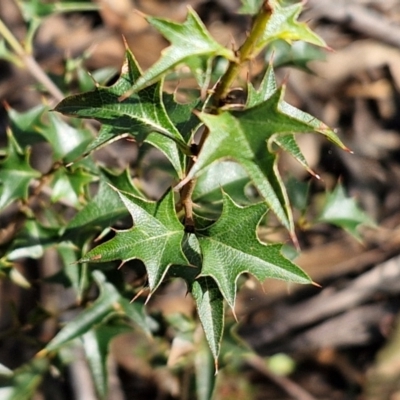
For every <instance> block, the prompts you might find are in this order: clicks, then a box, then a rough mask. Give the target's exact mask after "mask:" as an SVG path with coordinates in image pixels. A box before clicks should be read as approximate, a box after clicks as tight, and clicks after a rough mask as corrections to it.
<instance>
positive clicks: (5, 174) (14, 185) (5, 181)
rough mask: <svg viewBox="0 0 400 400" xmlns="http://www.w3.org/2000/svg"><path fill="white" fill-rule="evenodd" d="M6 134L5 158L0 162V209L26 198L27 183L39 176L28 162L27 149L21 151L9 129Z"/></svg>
mask: <svg viewBox="0 0 400 400" xmlns="http://www.w3.org/2000/svg"><path fill="white" fill-rule="evenodd" d="M7 136H8V150H7V158H6V159H5V160H4V161H1V162H0V210H1V209H3V208H5V207H6V206H8V205H9V204H10V203H11V202H13V201H14V200H20V199H26V198H27V197H28V188H29V183H30V182H31V181H32V180H33V179H35V178H39V177H40V173H39V171H36V170H35V169H33V168H32V167H31V166H30V164H29V154H30V152H29V150H27V151H25V152H22V150H21V149H20V148H19V146H18V144H17V142H16V141H15V139H14V136H13V134H12V133H11V131H10V130H8V131H7Z"/></svg>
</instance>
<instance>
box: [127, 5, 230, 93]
mask: <svg viewBox="0 0 400 400" xmlns="http://www.w3.org/2000/svg"><path fill="white" fill-rule="evenodd" d="M146 19H147V21H148V22H149V23H150V24H151V25H152V26H154V27H155V28H156V29H157V30H158V31H159V32H160V33H161V34H162V35H163V36H164V37H165V38H166V39H167V40H168V41H169V42H171V46H170V47H168V48H166V49H165V50H164V51H163V53H162V57H161V58H160V60H158V61H157V62H156V63H155V64H154V65H153V66H152V67H150V68H149V69H148V70H147V71H146V72H145V73H144V74H143V76H142V77H140V78H139V79H138V80H137V82H135V84H134V85H132V88H131V89H130V91H138V90H141V89H143V88H144V87H146V86H148V85H151V84H152V83H154V82H156V81H157V80H159V79H160V78H161V77H162V76H163V75H165V73H166V72H168V71H169V70H171V69H172V68H174V67H176V66H177V65H178V64H181V63H183V62H185V61H186V60H187V59H188V58H190V57H199V56H207V57H208V58H211V59H212V58H213V57H216V56H222V57H224V58H227V59H229V60H234V59H235V55H234V52H233V51H232V50H229V49H227V48H225V47H224V46H221V45H220V44H219V43H218V42H216V41H215V40H214V39H213V38H212V37H211V36H210V34H209V33H208V30H207V28H206V27H205V26H204V24H203V22H202V21H201V20H200V18H199V17H198V15H197V14H196V12H195V11H194V10H193V9H192V8H191V7H188V15H187V19H186V21H185V22H184V23H182V24H179V23H176V22H173V21H169V20H166V19H162V18H156V17H147V18H146Z"/></svg>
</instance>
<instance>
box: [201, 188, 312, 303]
mask: <svg viewBox="0 0 400 400" xmlns="http://www.w3.org/2000/svg"><path fill="white" fill-rule="evenodd" d="M266 212H267V206H266V205H265V203H258V204H254V205H250V206H247V207H239V206H238V205H236V204H235V203H234V202H233V201H232V199H231V198H230V197H229V196H228V195H227V194H224V207H223V211H222V214H221V217H220V218H219V219H218V221H217V222H216V223H215V224H213V225H211V226H210V227H208V228H206V229H204V230H201V231H198V240H199V243H200V248H201V253H202V257H203V267H202V271H201V276H203V277H206V276H209V277H211V278H213V279H214V280H215V282H216V283H217V285H218V287H219V289H220V291H221V292H222V294H223V296H224V298H225V299H226V301H227V302H228V304H229V306H230V307H231V308H234V306H235V298H236V285H237V279H238V278H239V276H240V275H241V274H243V273H250V274H252V275H254V276H255V277H256V278H257V279H258V280H259V281H261V282H262V281H264V280H265V279H266V278H276V279H282V280H284V281H287V282H295V283H311V280H310V278H309V277H308V276H307V274H306V273H305V272H303V271H302V270H301V269H300V268H299V267H297V266H296V265H295V264H293V263H292V262H291V261H289V260H288V259H286V258H285V257H284V256H283V255H282V254H281V247H282V245H280V244H270V245H267V244H263V243H261V242H260V241H259V239H258V237H257V234H256V228H257V225H258V224H259V222H260V219H261V218H262V217H263V216H264V215H265V213H266ZM239 233H240V234H239Z"/></svg>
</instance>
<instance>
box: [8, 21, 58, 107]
mask: <svg viewBox="0 0 400 400" xmlns="http://www.w3.org/2000/svg"><path fill="white" fill-rule="evenodd" d="M0 35H2V36H3V37H4V39H5V41H6V42H7V43H8V45H9V46H10V47H11V49H12V50H13V51H14V52H15V54H16V55H17V56H18V57H19V58H20V59H21V61H22V62H23V64H24V65H25V68H26V69H27V70H28V71H29V73H30V74H31V75H32V76H33V77H34V78H35V80H36V81H37V82H39V83H41V84H42V85H43V86H44V87H45V88H46V90H47V91H48V92H49V93H50V94H51V95H52V96H53V97H54V98H55V99H56V100H57V101H61V100H62V99H63V98H64V95H63V93H62V92H61V90H60V89H59V88H58V87H57V86H56V85H55V84H54V82H53V81H52V80H51V79H50V78H49V77H48V76H47V74H46V73H45V72H44V71H43V69H42V67H41V66H40V65H39V64H38V63H37V61H36V60H35V59H34V58H33V57H32V55H31V54H30V53H28V52H27V51H26V50H25V49H24V47H23V46H22V45H21V44H20V43H19V41H18V40H17V38H16V37H15V36H14V35H13V33H12V32H11V31H10V30H9V29H8V28H7V26H6V25H5V24H4V22H3V21H2V20H1V18H0Z"/></svg>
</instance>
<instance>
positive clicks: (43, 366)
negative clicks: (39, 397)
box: [0, 358, 49, 400]
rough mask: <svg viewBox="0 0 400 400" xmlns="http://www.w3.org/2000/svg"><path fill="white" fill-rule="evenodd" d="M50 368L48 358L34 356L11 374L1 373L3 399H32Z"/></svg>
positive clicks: (0, 390)
mask: <svg viewBox="0 0 400 400" xmlns="http://www.w3.org/2000/svg"><path fill="white" fill-rule="evenodd" d="M48 369H49V362H48V360H46V359H43V358H34V359H32V360H31V361H30V362H29V363H27V364H24V365H23V366H22V367H20V368H18V369H17V370H15V371H14V372H13V373H11V374H10V373H7V375H4V374H2V373H0V398H1V399H2V400H31V399H32V398H33V397H34V395H35V393H36V390H37V388H38V386H39V385H40V384H41V383H42V381H43V378H44V375H45V374H46V373H47V371H48Z"/></svg>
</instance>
